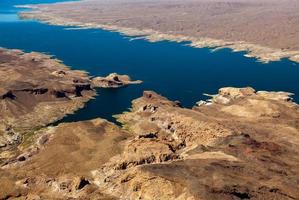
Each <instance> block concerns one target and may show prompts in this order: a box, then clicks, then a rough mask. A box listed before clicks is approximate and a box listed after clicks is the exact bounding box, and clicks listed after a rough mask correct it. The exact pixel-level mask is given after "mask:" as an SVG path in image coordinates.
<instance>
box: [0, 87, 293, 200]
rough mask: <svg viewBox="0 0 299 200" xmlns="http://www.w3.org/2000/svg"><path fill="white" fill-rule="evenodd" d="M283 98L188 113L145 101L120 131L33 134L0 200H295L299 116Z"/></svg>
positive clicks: (243, 98)
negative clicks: (25, 199)
mask: <svg viewBox="0 0 299 200" xmlns="http://www.w3.org/2000/svg"><path fill="white" fill-rule="evenodd" d="M289 95H290V94H288V93H284V92H264V91H262V92H256V91H255V90H254V89H252V88H222V89H220V90H219V94H217V95H212V99H211V100H210V101H207V102H203V101H201V102H199V103H198V105H197V106H194V108H193V109H186V108H182V107H181V105H180V103H179V102H173V101H170V100H168V99H166V98H164V97H162V96H160V95H158V94H156V93H155V92H151V91H146V92H144V95H143V96H142V97H141V98H139V99H136V100H134V101H133V102H132V109H131V110H130V111H129V112H125V113H123V114H120V115H118V116H117V119H118V120H119V121H120V122H121V123H122V124H123V128H122V129H120V128H119V127H117V126H116V125H114V124H112V123H109V122H106V121H104V120H101V119H95V120H91V121H85V122H76V123H66V124H60V125H59V126H57V127H48V128H44V129H41V130H39V131H37V132H35V135H36V137H35V139H33V140H34V141H37V142H36V143H35V144H34V145H32V146H31V147H30V148H27V149H25V150H24V151H23V154H22V155H19V157H17V158H16V159H14V160H10V162H7V163H6V164H5V165H3V166H2V167H1V170H0V173H1V177H3V178H4V179H3V180H5V182H4V181H3V182H2V183H3V184H2V185H3V187H2V186H1V187H0V188H6V190H1V193H0V194H1V195H2V197H5V196H9V195H10V196H14V197H16V198H17V197H19V198H23V197H28V198H33V197H34V198H42V199H43V198H46V199H47V198H52V199H55V198H56V199H66V198H74V199H209V200H210V199H296V198H298V196H299V188H298V184H296V183H298V180H299V176H298V174H299V171H298V169H299V159H298V156H297V155H298V151H299V148H298V147H299V139H298V138H299V122H298V119H299V109H298V105H297V104H295V103H293V102H292V101H291V98H290V96H289ZM33 169H34V170H33ZM4 186H5V187H4Z"/></svg>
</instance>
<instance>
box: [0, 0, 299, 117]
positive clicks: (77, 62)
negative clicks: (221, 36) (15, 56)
mask: <svg viewBox="0 0 299 200" xmlns="http://www.w3.org/2000/svg"><path fill="white" fill-rule="evenodd" d="M41 2H47V3H48V2H55V1H53V0H47V1H46V0H39V1H34V0H31V1H30V0H1V1H0V46H1V47H5V48H16V49H22V50H24V51H26V52H30V51H38V52H43V53H47V54H51V55H53V56H55V57H56V58H58V59H60V60H62V61H63V62H64V63H65V64H66V65H68V66H70V67H71V68H72V69H80V70H85V71H87V72H89V73H90V75H92V76H99V75H100V76H105V75H107V74H109V73H112V72H116V73H119V74H128V75H129V76H130V77H131V78H132V79H133V80H134V79H138V80H142V81H143V83H142V84H140V85H130V86H128V87H125V88H120V89H99V90H98V93H99V96H98V97H97V98H96V99H94V100H91V101H90V102H88V103H87V104H86V107H85V108H84V109H81V110H79V111H78V112H76V113H75V114H73V115H69V116H67V117H66V118H65V119H63V121H79V120H87V119H92V118H96V117H102V118H105V119H108V120H110V121H114V118H113V117H112V115H114V114H119V113H122V112H123V111H125V110H127V109H128V108H129V107H130V105H131V101H132V100H133V99H135V98H137V97H140V96H141V95H142V92H143V91H144V90H154V91H156V92H157V93H160V94H162V95H163V96H165V97H167V98H169V99H171V100H179V101H180V102H181V103H182V104H183V106H185V107H189V108H191V107H192V106H193V105H194V104H195V103H196V102H197V101H199V100H201V99H206V97H205V96H203V93H210V94H214V93H217V90H218V89H219V88H221V87H225V86H233V87H245V86H251V87H253V88H255V89H257V90H271V91H287V92H293V93H295V94H296V95H295V96H294V99H295V101H296V102H299V64H297V63H294V62H291V61H289V60H287V59H283V60H282V61H279V62H271V63H268V64H263V63H260V62H257V60H256V59H254V58H246V57H244V56H243V54H244V53H243V52H238V53H235V52H231V50H229V49H222V50H219V51H215V52H212V51H211V50H210V49H208V48H200V49H199V48H192V47H189V46H187V43H176V42H168V41H163V42H156V43H150V42H148V41H145V40H142V39H138V40H131V38H129V37H126V36H123V35H121V34H119V33H116V32H109V31H105V30H99V29H77V30H74V29H71V30H70V29H69V27H63V26H53V25H47V24H43V23H40V22H38V21H34V20H20V19H19V18H18V17H17V12H18V11H20V9H18V8H14V7H13V5H19V4H30V3H41Z"/></svg>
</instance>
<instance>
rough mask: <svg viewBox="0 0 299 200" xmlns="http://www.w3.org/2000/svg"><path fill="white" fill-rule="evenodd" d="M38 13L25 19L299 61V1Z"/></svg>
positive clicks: (212, 1)
mask: <svg viewBox="0 0 299 200" xmlns="http://www.w3.org/2000/svg"><path fill="white" fill-rule="evenodd" d="M34 7H35V8H38V9H37V10H36V11H33V12H29V13H23V14H22V16H23V17H26V18H37V19H40V20H43V21H46V22H49V23H53V24H65V25H68V24H69V25H81V26H90V27H97V26H99V27H102V28H106V29H113V30H118V31H120V32H125V33H126V34H129V35H150V36H151V37H150V38H151V39H152V40H161V39H170V40H190V41H192V42H193V45H194V46H199V47H202V46H212V47H229V48H232V49H234V50H237V51H243V50H245V51H248V52H249V53H248V56H253V57H257V58H259V59H260V60H262V61H271V60H277V59H280V58H284V57H290V59H291V60H294V61H299V12H298V10H299V2H298V1H296V0H250V1H248V0H217V1H216V0H202V1H198V0H174V1H168V0H148V1H145V0H141V1H136V0H113V1H110V0H109V1H108V0H103V1H98V0H84V1H76V2H65V3H57V4H48V5H40V6H34ZM165 34H167V35H165Z"/></svg>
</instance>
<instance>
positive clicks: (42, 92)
mask: <svg viewBox="0 0 299 200" xmlns="http://www.w3.org/2000/svg"><path fill="white" fill-rule="evenodd" d="M0 76H1V80H0V85H1V87H0V162H2V160H5V158H10V157H12V156H13V155H15V154H16V153H17V152H18V151H17V149H19V148H21V147H20V146H19V145H20V144H22V145H25V146H26V145H27V144H26V143H30V142H31V139H32V137H33V135H34V133H35V131H37V130H39V129H40V128H41V127H44V126H46V125H48V124H50V123H53V122H55V121H57V120H59V119H61V118H63V117H64V116H66V115H67V114H72V113H73V112H74V111H76V110H78V109H79V108H82V107H84V104H85V103H86V102H87V101H88V100H90V99H91V98H93V97H94V96H95V95H96V91H95V90H94V88H103V87H105V88H107V87H109V88H116V87H120V86H125V85H128V84H132V83H134V84H136V83H137V82H134V81H131V80H130V78H129V77H128V76H125V75H118V74H115V73H113V74H111V75H109V76H108V77H107V78H103V77H93V78H92V77H90V76H89V75H88V74H87V73H86V72H83V71H78V70H71V69H70V68H68V67H66V66H65V65H64V64H63V63H61V62H60V61H59V60H57V59H53V58H51V56H48V55H45V54H41V53H36V52H32V53H24V52H22V51H20V50H8V49H0ZM118 77H120V78H118ZM111 78H112V79H113V80H112V81H111V80H110V79H111ZM99 80H103V81H104V82H105V81H106V82H107V81H108V83H109V84H108V85H105V84H103V83H102V84H100V83H99ZM138 83H140V81H139V82H138ZM19 150H20V149H19Z"/></svg>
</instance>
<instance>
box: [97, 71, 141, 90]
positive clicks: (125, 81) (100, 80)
mask: <svg viewBox="0 0 299 200" xmlns="http://www.w3.org/2000/svg"><path fill="white" fill-rule="evenodd" d="M140 83H142V81H139V80H137V81H131V78H130V77H129V76H127V75H119V74H117V73H111V74H109V75H108V76H106V77H95V78H93V79H92V85H93V86H94V87H99V88H119V87H124V86H127V85H130V84H140Z"/></svg>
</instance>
